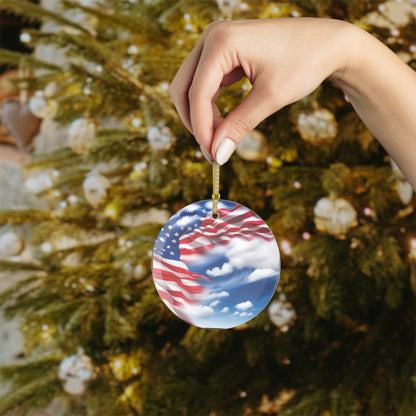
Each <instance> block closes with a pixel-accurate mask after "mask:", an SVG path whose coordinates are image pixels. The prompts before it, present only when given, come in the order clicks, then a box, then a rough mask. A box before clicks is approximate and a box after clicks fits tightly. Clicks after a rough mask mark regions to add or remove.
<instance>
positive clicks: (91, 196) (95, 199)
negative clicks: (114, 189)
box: [82, 171, 110, 208]
mask: <svg viewBox="0 0 416 416" xmlns="http://www.w3.org/2000/svg"><path fill="white" fill-rule="evenodd" d="M109 187H110V182H109V181H108V179H107V178H106V177H105V176H103V175H100V174H99V173H98V172H97V171H92V172H90V173H89V174H88V175H87V177H86V178H85V180H84V182H83V183H82V188H83V190H84V196H85V199H86V200H87V202H88V203H89V204H90V205H91V206H92V207H93V208H98V207H99V206H100V205H101V204H103V203H104V202H105V201H106V199H107V189H108V188H109Z"/></svg>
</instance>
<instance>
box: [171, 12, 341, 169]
mask: <svg viewBox="0 0 416 416" xmlns="http://www.w3.org/2000/svg"><path fill="white" fill-rule="evenodd" d="M348 27H349V25H348V24H346V23H344V22H341V21H339V20H329V19H310V18H296V19H275V20H249V21H234V22H216V23H213V24H210V25H208V27H207V29H206V30H205V32H204V33H203V34H202V36H201V38H200V39H199V41H198V43H197V45H196V46H195V48H194V49H193V50H192V52H191V53H190V54H189V55H188V57H187V58H186V59H185V61H184V62H183V64H182V66H181V68H180V69H179V71H178V73H177V74H176V76H175V78H174V80H173V81H172V83H171V85H170V90H169V91H170V94H171V97H172V101H173V102H174V104H175V105H176V108H177V111H178V114H179V116H180V117H181V119H182V121H183V123H184V124H185V125H186V127H187V128H188V129H189V130H190V131H191V133H192V134H193V135H194V136H195V138H196V140H197V141H198V143H199V144H200V145H201V148H202V150H203V151H204V153H205V154H206V156H208V158H209V159H215V160H216V161H217V162H218V163H219V164H220V165H222V164H224V163H225V162H226V161H227V160H228V159H229V157H230V156H231V154H232V152H233V151H234V150H235V148H236V146H237V145H238V144H239V143H240V141H241V140H242V139H243V138H244V136H245V135H247V134H248V133H249V131H250V130H252V129H253V128H254V127H255V126H256V125H257V124H258V123H260V122H261V121H262V120H263V119H265V118H266V117H267V116H269V115H270V114H272V113H274V112H276V111H277V110H279V109H280V108H282V107H284V106H285V105H287V104H290V103H293V102H294V101H297V100H299V99H301V98H303V97H304V96H306V95H307V94H309V93H311V92H312V91H313V90H314V89H315V88H316V87H318V85H319V84H320V83H321V82H322V81H323V80H324V79H325V78H327V77H328V76H330V75H331V74H333V73H334V72H336V71H337V70H339V69H341V68H342V65H343V62H344V59H343V57H344V55H343V49H342V47H341V44H340V42H341V40H342V39H343V33H344V32H345V30H346V29H348ZM242 77H247V78H248V79H249V80H250V82H251V84H252V89H251V91H250V93H249V94H248V95H247V97H246V98H245V99H244V100H243V101H242V102H241V103H240V105H239V106H238V107H237V108H235V109H234V110H233V111H232V112H231V113H230V114H229V115H228V116H227V117H226V118H225V119H223V118H222V117H221V114H220V111H219V109H218V107H217V106H216V105H215V101H216V100H217V98H218V97H219V95H220V93H221V90H222V88H223V87H227V86H229V85H231V84H233V83H235V82H236V81H238V80H240V79H241V78H242Z"/></svg>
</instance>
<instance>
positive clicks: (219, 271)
mask: <svg viewBox="0 0 416 416" xmlns="http://www.w3.org/2000/svg"><path fill="white" fill-rule="evenodd" d="M233 269H234V267H233V265H232V264H231V263H224V264H223V265H222V267H214V268H213V269H210V270H207V274H209V275H210V276H223V275H225V274H229V273H231V272H232V271H233Z"/></svg>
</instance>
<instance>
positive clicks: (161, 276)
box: [153, 269, 204, 294]
mask: <svg viewBox="0 0 416 416" xmlns="http://www.w3.org/2000/svg"><path fill="white" fill-rule="evenodd" d="M153 271H154V272H155V279H156V280H161V281H165V282H175V283H176V284H177V285H178V286H180V287H181V288H183V289H185V290H186V291H187V292H188V293H191V294H195V293H202V292H203V291H204V288H203V287H202V286H201V285H198V286H196V285H195V286H194V285H192V286H189V285H186V284H184V283H183V282H182V280H181V279H178V278H177V276H175V275H171V274H169V273H166V272H165V271H163V270H160V269H153ZM184 280H185V279H184Z"/></svg>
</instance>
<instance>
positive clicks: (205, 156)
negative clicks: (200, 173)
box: [201, 146, 213, 165]
mask: <svg viewBox="0 0 416 416" xmlns="http://www.w3.org/2000/svg"><path fill="white" fill-rule="evenodd" d="M201 152H202V154H203V155H204V158H205V159H206V160H208V162H209V163H211V165H212V162H213V161H212V159H211V157H210V156H209V155H208V153H207V152H206V151H205V150H204V149H203V148H202V146H201Z"/></svg>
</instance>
